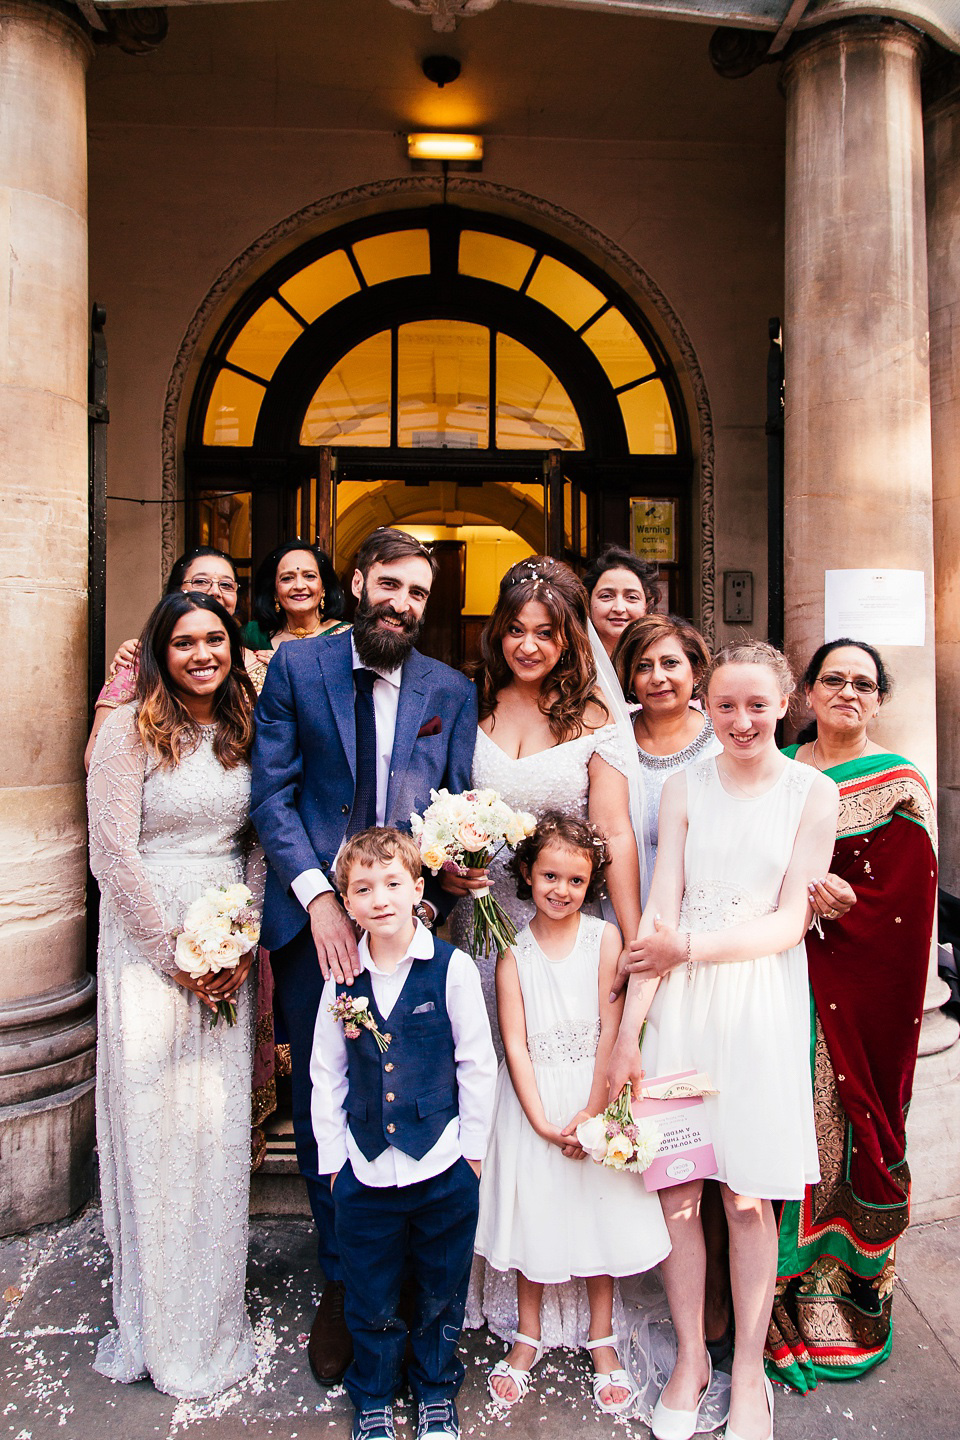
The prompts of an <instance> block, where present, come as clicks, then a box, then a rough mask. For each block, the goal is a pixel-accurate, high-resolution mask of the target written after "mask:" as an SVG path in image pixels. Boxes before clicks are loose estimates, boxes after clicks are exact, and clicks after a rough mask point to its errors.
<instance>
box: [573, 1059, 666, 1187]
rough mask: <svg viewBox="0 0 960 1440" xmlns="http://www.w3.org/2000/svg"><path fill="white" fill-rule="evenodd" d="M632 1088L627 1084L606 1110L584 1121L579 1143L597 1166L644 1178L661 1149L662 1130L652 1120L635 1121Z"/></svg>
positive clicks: (579, 1132) (581, 1122) (578, 1129)
mask: <svg viewBox="0 0 960 1440" xmlns="http://www.w3.org/2000/svg"><path fill="white" fill-rule="evenodd" d="M632 1088H633V1087H632V1086H631V1084H630V1081H629V1080H628V1081H627V1083H626V1085H624V1087H623V1089H622V1090H621V1091H620V1094H619V1095H618V1096H617V1098H616V1100H612V1101H611V1102H610V1104H609V1105H608V1106H607V1108H606V1110H604V1111H602V1112H601V1114H599V1115H591V1117H590V1119H589V1120H581V1121H580V1124H579V1125H578V1126H577V1139H578V1140H579V1141H580V1144H581V1145H582V1146H583V1148H584V1150H585V1151H586V1152H587V1154H588V1155H589V1156H590V1159H591V1160H595V1161H596V1162H597V1164H598V1165H607V1166H609V1168H610V1169H611V1170H632V1171H633V1172H634V1173H635V1174H637V1175H641V1174H642V1173H643V1171H644V1170H646V1169H648V1168H649V1166H650V1165H652V1164H653V1161H654V1160H655V1159H656V1156H657V1152H658V1151H659V1149H660V1127H659V1126H658V1125H657V1124H656V1123H655V1122H654V1121H653V1120H636V1119H635V1118H634V1114H633V1108H632V1106H631V1099H632Z"/></svg>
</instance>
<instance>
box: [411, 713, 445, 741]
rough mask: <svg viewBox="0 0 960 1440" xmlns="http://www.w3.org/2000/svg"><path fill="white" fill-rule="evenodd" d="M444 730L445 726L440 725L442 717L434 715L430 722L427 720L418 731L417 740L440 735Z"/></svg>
mask: <svg viewBox="0 0 960 1440" xmlns="http://www.w3.org/2000/svg"><path fill="white" fill-rule="evenodd" d="M442 729H443V726H442V725H441V723H440V716H439V715H434V716H432V717H431V718H430V719H429V720H425V721H424V722H423V724H422V725H421V726H420V729H419V730H418V731H417V739H418V740H422V739H423V738H424V736H425V735H439V734H440V732H441V730H442Z"/></svg>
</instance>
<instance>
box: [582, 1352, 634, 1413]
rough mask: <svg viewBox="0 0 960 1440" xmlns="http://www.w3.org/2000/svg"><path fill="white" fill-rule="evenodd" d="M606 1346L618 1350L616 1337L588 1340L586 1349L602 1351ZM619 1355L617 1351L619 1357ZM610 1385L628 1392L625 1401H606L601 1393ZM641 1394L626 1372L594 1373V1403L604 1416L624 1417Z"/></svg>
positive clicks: (631, 1377)
mask: <svg viewBox="0 0 960 1440" xmlns="http://www.w3.org/2000/svg"><path fill="white" fill-rule="evenodd" d="M605 1345H610V1346H611V1347H612V1348H613V1349H614V1350H617V1337H616V1335H604V1336H603V1338H602V1339H601V1340H588V1341H587V1343H586V1345H585V1346H584V1349H585V1350H591V1351H593V1350H601V1349H602V1348H603V1347H604V1346H605ZM619 1353H620V1352H619V1350H617V1355H618V1356H619ZM608 1385H615V1386H616V1387H617V1389H618V1390H626V1391H627V1395H626V1397H625V1398H624V1399H623V1400H604V1399H603V1398H602V1397H601V1394H600V1392H601V1390H606V1388H607V1386H608ZM639 1393H640V1391H639V1390H638V1389H637V1382H636V1381H635V1380H634V1378H633V1376H632V1375H630V1374H629V1373H628V1372H627V1371H626V1370H622V1369H621V1370H611V1371H610V1372H609V1373H608V1374H605V1375H604V1374H600V1373H598V1372H597V1371H596V1370H595V1371H594V1372H593V1402H594V1404H595V1405H596V1407H597V1409H598V1410H602V1411H603V1413H604V1415H622V1414H623V1412H624V1410H629V1408H630V1406H631V1405H632V1404H633V1402H634V1400H636V1398H637V1396H638V1395H639Z"/></svg>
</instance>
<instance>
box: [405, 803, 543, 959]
mask: <svg viewBox="0 0 960 1440" xmlns="http://www.w3.org/2000/svg"><path fill="white" fill-rule="evenodd" d="M430 801H431V803H430V804H429V805H428V806H427V808H426V810H425V811H424V812H423V814H422V815H416V814H414V815H411V816H410V828H411V830H412V831H413V838H414V839H415V840H416V841H417V843H418V844H419V846H420V855H421V857H422V859H423V863H424V865H426V866H427V867H428V868H429V869H430V870H431V871H432V872H433V874H434V875H436V874H438V872H439V871H440V870H449V871H453V873H454V874H463V872H464V871H465V870H467V869H470V870H475V869H476V870H479V869H484V868H485V867H486V866H487V865H489V864H490V861H491V860H492V859H493V857H494V856H495V855H497V854H499V852H500V851H501V850H502V849H503V848H504V846H507V847H509V849H511V850H514V849H516V847H517V846H518V845H519V844H520V841H521V840H524V839H526V837H527V836H528V835H532V834H533V832H534V830H535V829H536V824H537V821H536V817H535V816H534V815H528V814H527V813H526V812H525V811H523V810H511V808H510V806H509V805H507V804H505V803H504V801H503V800H501V799H500V796H499V795H498V794H497V792H496V790H465V791H464V792H463V794H462V795H451V794H450V791H449V790H431V791H430ZM472 894H473V943H472V945H471V947H470V953H471V954H472V956H473V958H474V960H476V959H478V958H479V957H480V956H481V955H489V954H490V952H491V950H493V951H495V952H496V953H497V954H499V953H500V952H502V951H503V950H506V949H507V947H508V946H509V945H512V944H513V942H514V941H515V940H516V938H517V931H516V927H515V925H514V924H513V921H512V920H511V919H510V917H509V915H508V914H507V912H506V911H505V910H504V909H503V907H502V906H501V905H498V903H497V901H496V900H495V899H494V898H493V896H492V895H491V894H490V891H489V889H485V890H474V891H473V892H472Z"/></svg>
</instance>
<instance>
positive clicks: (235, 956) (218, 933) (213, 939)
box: [192, 924, 249, 970]
mask: <svg viewBox="0 0 960 1440" xmlns="http://www.w3.org/2000/svg"><path fill="white" fill-rule="evenodd" d="M192 938H193V941H194V944H195V945H197V946H198V947H199V949H200V950H201V951H202V952H203V954H204V956H205V957H206V959H207V960H208V961H209V963H210V969H211V970H235V969H236V967H237V965H238V964H239V963H240V956H241V955H242V954H244V950H243V949H242V947H241V941H240V939H239V937H238V936H236V935H231V934H230V933H229V931H227V932H226V933H224V931H223V930H221V929H220V928H219V927H218V926H216V925H214V924H208V925H201V926H200V927H199V929H197V930H195V931H194V932H193V937H192ZM248 948H249V947H248Z"/></svg>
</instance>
